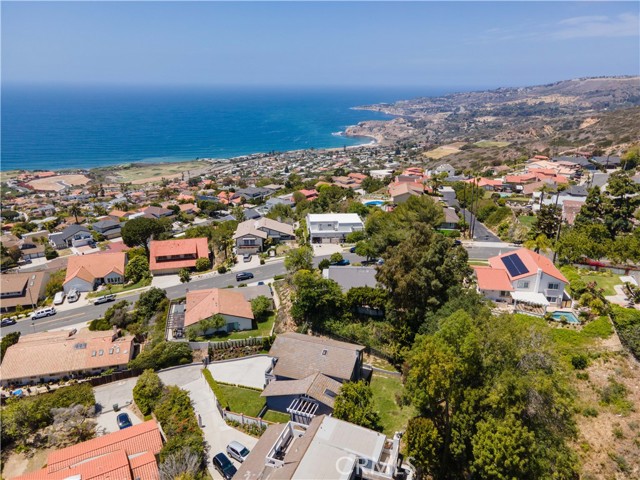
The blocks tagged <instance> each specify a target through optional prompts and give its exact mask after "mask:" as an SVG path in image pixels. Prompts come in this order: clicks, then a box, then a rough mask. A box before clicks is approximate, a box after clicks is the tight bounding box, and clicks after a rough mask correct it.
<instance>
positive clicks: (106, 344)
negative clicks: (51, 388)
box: [1, 328, 134, 381]
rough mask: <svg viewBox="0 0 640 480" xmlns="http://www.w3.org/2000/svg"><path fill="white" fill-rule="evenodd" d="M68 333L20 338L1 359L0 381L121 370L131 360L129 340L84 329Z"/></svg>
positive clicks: (127, 337)
mask: <svg viewBox="0 0 640 480" xmlns="http://www.w3.org/2000/svg"><path fill="white" fill-rule="evenodd" d="M70 333H71V332H70V331H69V330H62V331H56V332H40V333H33V334H28V335H22V336H21V337H20V340H19V341H18V343H16V344H15V345H12V346H11V347H9V348H8V349H7V351H6V353H5V356H4V358H3V359H2V366H1V369H2V379H3V380H8V381H10V380H14V379H15V380H17V379H22V378H28V377H41V376H47V375H56V374H67V373H70V372H77V371H80V370H92V369H100V368H107V367H121V366H124V365H126V364H127V363H128V362H129V360H131V354H132V349H133V339H134V337H133V336H124V337H120V338H116V339H115V340H114V339H113V335H114V333H113V332H112V331H106V332H105V331H102V332H90V331H89V330H88V329H86V328H82V329H80V330H79V331H78V332H76V333H75V334H74V335H70ZM34 359H38V360H37V361H34Z"/></svg>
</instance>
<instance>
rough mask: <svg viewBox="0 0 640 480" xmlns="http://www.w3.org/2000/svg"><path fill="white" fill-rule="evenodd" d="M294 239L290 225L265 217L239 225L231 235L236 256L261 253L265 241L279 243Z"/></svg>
mask: <svg viewBox="0 0 640 480" xmlns="http://www.w3.org/2000/svg"><path fill="white" fill-rule="evenodd" d="M295 238H296V237H295V234H294V232H293V227H292V226H291V225H289V224H288V223H282V222H278V221H276V220H271V219H270V218H266V217H262V218H259V219H257V220H247V221H245V222H242V223H239V224H238V227H237V228H236V233H235V234H234V235H233V240H234V242H235V244H236V252H237V254H238V255H244V254H245V253H249V254H253V253H258V252H261V251H262V250H263V247H264V242H265V241H266V240H267V239H271V240H272V241H273V242H279V241H284V240H295Z"/></svg>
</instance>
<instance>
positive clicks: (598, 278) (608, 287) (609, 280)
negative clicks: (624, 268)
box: [580, 273, 622, 295]
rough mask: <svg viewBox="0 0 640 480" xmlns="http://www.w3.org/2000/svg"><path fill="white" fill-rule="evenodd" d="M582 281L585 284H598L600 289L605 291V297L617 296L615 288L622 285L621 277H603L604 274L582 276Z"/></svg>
mask: <svg viewBox="0 0 640 480" xmlns="http://www.w3.org/2000/svg"><path fill="white" fill-rule="evenodd" d="M580 279H581V280H582V281H583V282H585V283H590V282H596V283H597V284H598V287H600V288H602V289H603V290H604V294H605V295H615V294H616V291H615V289H614V288H613V286H614V285H621V284H622V282H621V281H620V276H619V275H603V274H597V273H596V274H589V275H580Z"/></svg>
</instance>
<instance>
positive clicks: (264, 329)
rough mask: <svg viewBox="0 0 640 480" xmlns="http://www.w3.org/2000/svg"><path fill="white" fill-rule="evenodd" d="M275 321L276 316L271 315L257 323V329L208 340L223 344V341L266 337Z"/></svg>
mask: <svg viewBox="0 0 640 480" xmlns="http://www.w3.org/2000/svg"><path fill="white" fill-rule="evenodd" d="M275 321H276V314H275V313H272V314H271V315H269V318H268V319H267V321H266V322H260V323H258V328H255V329H253V330H244V331H242V332H232V333H220V334H216V335H214V336H213V337H212V338H210V339H209V340H211V341H212V342H223V341H225V340H242V339H244V338H249V337H268V336H269V334H270V333H271V329H272V328H273V322H275Z"/></svg>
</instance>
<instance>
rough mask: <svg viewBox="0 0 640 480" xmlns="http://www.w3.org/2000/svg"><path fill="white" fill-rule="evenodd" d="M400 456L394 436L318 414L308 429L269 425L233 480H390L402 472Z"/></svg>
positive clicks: (294, 424)
mask: <svg viewBox="0 0 640 480" xmlns="http://www.w3.org/2000/svg"><path fill="white" fill-rule="evenodd" d="M399 451H400V436H399V435H397V434H396V435H394V437H393V438H392V439H391V438H387V437H386V436H385V435H384V434H382V433H378V432H374V431H373V430H369V429H367V428H364V427H360V426H358V425H354V424H352V423H348V422H345V421H344V420H338V419H336V418H333V417H329V416H327V415H320V416H317V417H315V418H314V419H313V420H312V421H311V423H310V424H309V425H302V424H299V423H296V422H288V423H286V424H274V425H270V426H269V428H267V430H266V432H265V433H264V434H263V435H262V436H261V437H260V440H259V441H258V443H257V444H256V446H255V447H254V448H253V449H252V450H251V453H250V454H249V456H248V457H247V459H246V460H245V461H244V462H243V463H242V466H241V467H240V468H239V469H238V473H237V474H236V475H235V477H236V478H256V479H257V478H262V479H273V480H276V479H289V478H294V479H310V478H313V479H315V480H325V479H327V480H329V479H332V480H335V479H344V480H348V479H352V478H359V479H362V480H392V479H395V478H399V477H400V476H401V474H402V473H403V472H402V469H401V463H402V460H401V456H400V454H399ZM403 478H404V477H403Z"/></svg>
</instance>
